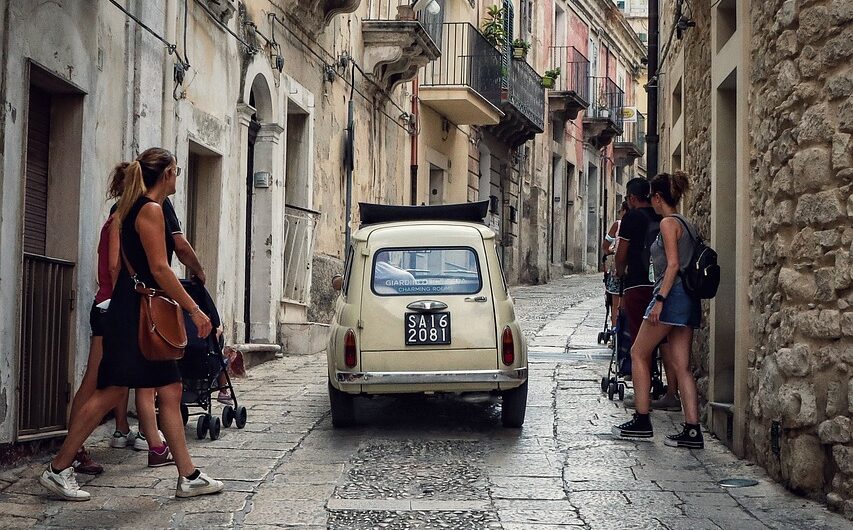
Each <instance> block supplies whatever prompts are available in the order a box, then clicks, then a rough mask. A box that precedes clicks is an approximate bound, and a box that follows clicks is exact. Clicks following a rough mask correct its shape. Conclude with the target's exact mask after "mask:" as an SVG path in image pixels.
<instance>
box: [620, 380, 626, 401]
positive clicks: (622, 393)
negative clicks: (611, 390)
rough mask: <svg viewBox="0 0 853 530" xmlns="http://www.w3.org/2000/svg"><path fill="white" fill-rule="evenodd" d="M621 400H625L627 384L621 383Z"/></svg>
mask: <svg viewBox="0 0 853 530" xmlns="http://www.w3.org/2000/svg"><path fill="white" fill-rule="evenodd" d="M619 401H625V385H623V384H620V385H619Z"/></svg>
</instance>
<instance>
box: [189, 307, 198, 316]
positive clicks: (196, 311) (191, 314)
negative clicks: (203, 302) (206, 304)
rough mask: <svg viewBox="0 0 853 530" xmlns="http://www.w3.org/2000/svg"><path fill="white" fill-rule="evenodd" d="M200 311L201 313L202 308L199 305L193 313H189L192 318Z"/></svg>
mask: <svg viewBox="0 0 853 530" xmlns="http://www.w3.org/2000/svg"><path fill="white" fill-rule="evenodd" d="M199 311H201V307H199V306H198V305H196V306H195V309H193V310H192V311H190V312H189V314H190V316H193V315H195V314H196V313H198V312H199Z"/></svg>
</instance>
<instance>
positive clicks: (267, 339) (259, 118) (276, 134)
mask: <svg viewBox="0 0 853 530" xmlns="http://www.w3.org/2000/svg"><path fill="white" fill-rule="evenodd" d="M248 79H251V80H252V81H251V85H249V87H248V88H249V90H248V94H246V93H245V92H244V101H246V102H247V103H248V104H244V105H242V106H241V109H240V112H241V125H242V126H244V127H245V131H244V135H243V138H244V140H243V142H244V144H243V153H244V154H245V166H244V167H245V189H246V198H245V219H244V222H245V225H244V226H245V246H244V252H245V255H244V257H243V267H244V282H243V311H242V315H241V316H242V319H243V323H244V330H243V337H242V339H243V340H245V342H246V343H273V342H275V340H276V333H277V332H276V321H275V312H276V304H277V303H278V299H279V298H280V290H278V291H277V290H276V285H277V284H278V283H280V282H278V281H277V280H278V278H277V277H276V272H275V271H276V270H277V267H276V265H275V264H274V263H273V261H274V257H275V256H277V255H279V254H280V253H277V252H276V248H280V244H278V243H277V240H276V238H275V237H274V234H276V233H277V230H276V228H275V217H274V215H275V212H277V211H278V207H279V204H278V203H279V202H280V201H279V200H277V194H280V192H281V187H282V186H283V183H281V182H280V180H281V179H279V178H277V175H278V174H279V173H280V171H281V170H280V164H276V163H275V161H276V160H277V158H280V154H281V153H280V147H279V143H280V136H281V132H282V130H283V129H282V128H281V126H279V125H278V124H277V123H276V118H275V116H276V111H275V106H274V98H273V92H272V91H271V88H270V86H271V84H270V82H269V81H268V79H267V77H266V76H265V75H264V74H262V73H257V74H255V75H254V77H247V84H248ZM278 268H279V269H280V266H279V267H278Z"/></svg>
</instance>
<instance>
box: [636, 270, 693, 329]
mask: <svg viewBox="0 0 853 530" xmlns="http://www.w3.org/2000/svg"><path fill="white" fill-rule="evenodd" d="M659 292H660V285H657V286H655V291H654V294H653V295H652V301H651V303H649V307H648V308H647V309H646V315H645V317H643V318H649V313H651V311H652V309H653V308H654V307H655V300H654V297H655V296H657V294H658V293H659ZM660 322H661V324H667V325H669V326H679V327H691V328H698V327H699V326H700V325H701V324H702V304H701V303H700V302H699V300H694V299H692V298H690V295H688V294H687V291H685V290H684V286H683V285H682V284H681V280H677V281H676V282H675V285H673V286H672V289H670V291H669V295H667V297H666V301H665V302H664V303H663V309H662V310H661V313H660Z"/></svg>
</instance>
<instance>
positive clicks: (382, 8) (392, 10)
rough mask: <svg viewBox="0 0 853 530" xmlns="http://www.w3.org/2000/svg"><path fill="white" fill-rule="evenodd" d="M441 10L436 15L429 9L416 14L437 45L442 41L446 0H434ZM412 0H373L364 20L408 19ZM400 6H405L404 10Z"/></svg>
mask: <svg viewBox="0 0 853 530" xmlns="http://www.w3.org/2000/svg"><path fill="white" fill-rule="evenodd" d="M434 1H435V2H436V3H437V4H438V6H439V7H440V10H439V11H438V13H436V14H435V15H432V14H430V13H429V11H428V10H427V9H421V10H420V11H418V12H416V13H415V14H414V16H415V20H417V21H418V22H420V23H421V26H423V28H424V29H425V30H426V32H427V34H428V35H429V36H430V38H431V39H432V42H433V43H435V45H436V46H439V43H440V42H441V32H442V29H443V24H442V22H444V2H445V0H434ZM413 3H414V2H413V1H410V0H372V1H371V2H370V6H369V7H368V11H367V17H365V19H364V20H408V19H407V18H404V17H405V16H406V15H405V13H406V12H407V11H409V9H410V8H411V6H412V5H413ZM398 8H403V9H402V10H400V9H398Z"/></svg>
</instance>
